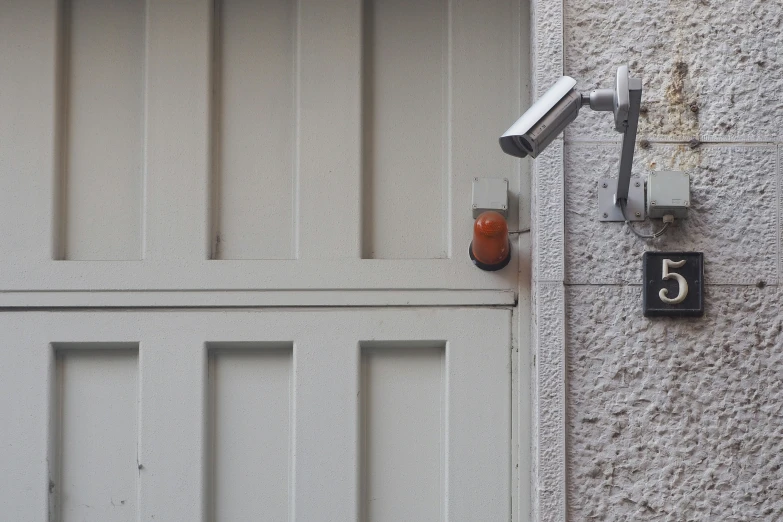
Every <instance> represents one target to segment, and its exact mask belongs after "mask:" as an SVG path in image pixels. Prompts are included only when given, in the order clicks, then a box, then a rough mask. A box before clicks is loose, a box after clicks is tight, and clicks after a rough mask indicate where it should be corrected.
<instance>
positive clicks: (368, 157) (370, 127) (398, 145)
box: [362, 0, 452, 259]
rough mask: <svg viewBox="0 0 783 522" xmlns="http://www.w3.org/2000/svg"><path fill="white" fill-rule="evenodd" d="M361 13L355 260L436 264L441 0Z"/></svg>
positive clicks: (447, 115) (445, 91) (444, 151)
mask: <svg viewBox="0 0 783 522" xmlns="http://www.w3.org/2000/svg"><path fill="white" fill-rule="evenodd" d="M364 11H365V12H364V40H363V44H364V57H363V62H364V63H363V71H362V73H363V81H364V85H363V106H362V112H363V126H362V134H363V138H364V142H363V147H364V150H363V156H364V163H363V165H362V167H363V176H364V187H363V197H364V212H363V225H364V236H363V255H364V257H366V258H377V259H400V258H412V259H425V258H443V257H446V256H447V254H448V247H447V239H448V238H447V237H446V234H447V227H446V223H447V213H448V186H449V181H450V180H449V176H450V175H451V172H450V170H449V169H450V164H449V162H448V156H449V152H450V145H451V143H450V141H449V134H450V129H449V126H450V124H451V107H450V106H449V102H450V99H451V96H450V91H451V88H452V82H451V77H450V71H449V62H450V59H451V56H450V52H451V50H450V46H449V44H450V41H449V38H448V34H449V9H448V1H447V0H425V1H415V0H414V1H389V0H370V1H367V2H365V3H364ZM413 13H415V15H413ZM413 57H415V59H412V58H413Z"/></svg>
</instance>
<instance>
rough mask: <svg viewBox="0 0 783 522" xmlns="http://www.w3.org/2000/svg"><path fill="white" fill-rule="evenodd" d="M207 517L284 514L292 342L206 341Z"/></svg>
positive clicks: (268, 517)
mask: <svg viewBox="0 0 783 522" xmlns="http://www.w3.org/2000/svg"><path fill="white" fill-rule="evenodd" d="M209 350H210V359H209V395H210V398H209V401H210V412H209V421H208V422H209V423H208V429H209V430H210V433H209V444H210V453H209V461H210V463H211V466H212V467H211V470H210V472H209V475H210V481H209V483H210V493H209V495H208V497H209V498H210V499H211V500H212V503H213V506H212V507H211V510H210V512H209V516H210V517H211V518H210V520H216V521H222V520H224V521H236V522H240V521H263V520H268V521H278V520H287V519H288V513H289V511H290V498H289V496H290V495H289V491H290V489H291V450H292V447H291V446H292V445H291V413H292V404H291V402H292V401H291V389H292V373H293V372H292V352H293V347H292V345H291V344H282V345H281V344H280V343H271V344H259V343H227V344H219V343H218V344H213V345H210V346H209Z"/></svg>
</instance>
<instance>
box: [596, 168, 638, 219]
mask: <svg viewBox="0 0 783 522" xmlns="http://www.w3.org/2000/svg"><path fill="white" fill-rule="evenodd" d="M616 192H617V178H603V179H600V180H598V221H625V218H623V213H622V211H621V210H620V207H619V206H618V205H615V202H614V195H615V193H616ZM644 212H645V207H644V180H643V179H642V178H634V177H632V178H631V185H630V187H629V188H628V206H627V207H626V214H627V215H628V220H629V221H644V218H645V214H644Z"/></svg>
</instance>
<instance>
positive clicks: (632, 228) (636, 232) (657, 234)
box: [620, 199, 674, 239]
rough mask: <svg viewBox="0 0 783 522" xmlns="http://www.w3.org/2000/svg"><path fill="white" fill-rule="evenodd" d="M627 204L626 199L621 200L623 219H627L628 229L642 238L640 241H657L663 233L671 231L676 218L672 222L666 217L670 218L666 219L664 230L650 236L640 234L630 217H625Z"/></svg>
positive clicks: (672, 218)
mask: <svg viewBox="0 0 783 522" xmlns="http://www.w3.org/2000/svg"><path fill="white" fill-rule="evenodd" d="M626 204H627V201H626V200H624V199H621V200H620V211H621V212H622V213H623V219H625V224H626V225H628V228H630V229H631V232H633V233H634V234H636V236H637V237H638V238H640V239H656V238H658V237H661V236H662V235H663V233H664V232H666V230H668V229H669V225H671V224H672V222H673V221H674V216H672V217H671V221H667V220H666V217H668V216H666V217H664V225H663V228H662V229H660V230H659V231H658V232H653V233H652V234H649V235H648V234H642V233H640V232H639V231H637V230H636V229H635V228H634V227H633V224H631V221H630V220H629V219H628V216H626V215H625V205H626Z"/></svg>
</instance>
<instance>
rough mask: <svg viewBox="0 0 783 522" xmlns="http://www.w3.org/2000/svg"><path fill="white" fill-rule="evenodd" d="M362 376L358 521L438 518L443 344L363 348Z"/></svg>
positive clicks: (441, 472)
mask: <svg viewBox="0 0 783 522" xmlns="http://www.w3.org/2000/svg"><path fill="white" fill-rule="evenodd" d="M361 371H362V373H361V381H362V382H361V399H362V400H361V423H362V425H361V431H362V436H361V439H362V440H361V443H362V475H361V478H362V504H361V509H362V513H361V520H367V521H373V522H379V521H398V520H431V521H438V520H441V521H442V520H444V515H445V507H446V506H445V503H444V502H443V500H444V492H445V486H446V484H445V473H444V467H443V466H444V463H445V454H446V444H445V442H446V441H445V433H444V430H443V427H444V424H445V423H444V420H445V415H446V408H445V406H446V401H445V396H446V379H445V345H444V343H434V344H433V343H426V344H421V343H365V344H363V345H362V370H361Z"/></svg>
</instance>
